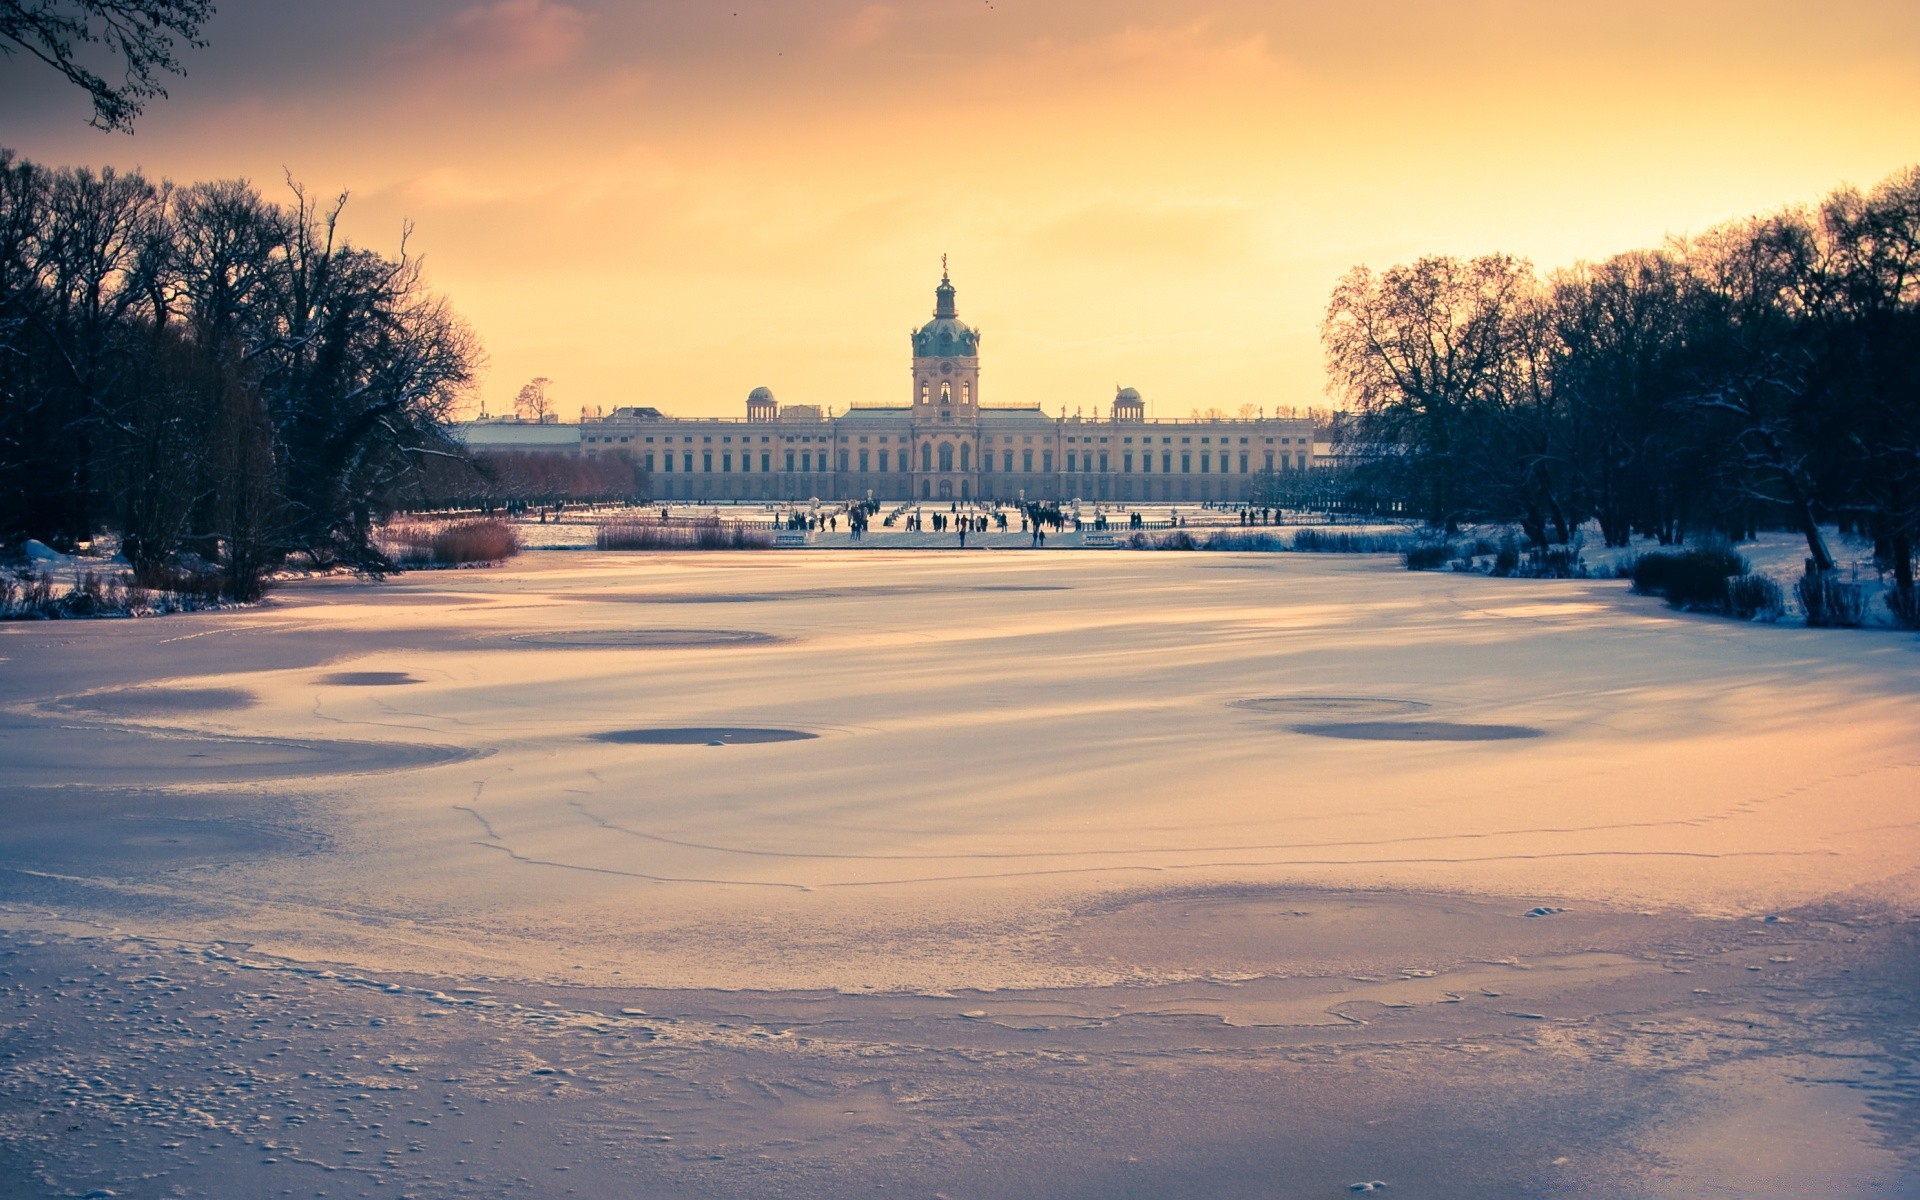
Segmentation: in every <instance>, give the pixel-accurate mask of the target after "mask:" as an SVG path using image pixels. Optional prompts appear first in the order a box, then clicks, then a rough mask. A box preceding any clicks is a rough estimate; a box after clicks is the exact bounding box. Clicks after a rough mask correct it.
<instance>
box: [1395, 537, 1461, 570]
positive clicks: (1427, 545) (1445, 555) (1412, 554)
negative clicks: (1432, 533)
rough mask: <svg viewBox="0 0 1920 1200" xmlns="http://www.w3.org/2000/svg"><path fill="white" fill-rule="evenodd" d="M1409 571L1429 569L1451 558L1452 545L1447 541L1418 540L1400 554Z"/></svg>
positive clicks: (1443, 563)
mask: <svg viewBox="0 0 1920 1200" xmlns="http://www.w3.org/2000/svg"><path fill="white" fill-rule="evenodd" d="M1401 557H1402V559H1403V560H1405V562H1406V564H1407V570H1409V571H1431V570H1433V569H1434V568H1436V567H1444V566H1446V565H1447V563H1448V562H1450V561H1451V560H1452V559H1453V546H1452V545H1450V544H1449V543H1447V542H1418V543H1416V544H1414V545H1411V546H1408V547H1407V548H1406V550H1405V551H1404V552H1403V553H1402V555H1401Z"/></svg>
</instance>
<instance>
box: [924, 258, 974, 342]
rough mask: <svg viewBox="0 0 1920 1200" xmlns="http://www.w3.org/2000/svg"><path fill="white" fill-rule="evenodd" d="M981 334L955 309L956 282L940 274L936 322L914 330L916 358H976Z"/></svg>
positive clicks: (934, 302) (935, 290)
mask: <svg viewBox="0 0 1920 1200" xmlns="http://www.w3.org/2000/svg"><path fill="white" fill-rule="evenodd" d="M979 354H980V331H979V330H977V329H975V328H973V327H972V326H971V325H967V324H965V323H964V322H962V321H961V320H960V318H959V316H958V314H957V313H956V312H955V310H954V307H953V281H952V280H950V279H948V278H947V273H946V272H945V271H942V272H940V286H939V287H937V288H935V289H933V320H931V321H928V322H927V323H926V324H925V325H922V326H921V327H920V328H918V329H916V330H914V331H913V356H914V357H915V358H977V357H979Z"/></svg>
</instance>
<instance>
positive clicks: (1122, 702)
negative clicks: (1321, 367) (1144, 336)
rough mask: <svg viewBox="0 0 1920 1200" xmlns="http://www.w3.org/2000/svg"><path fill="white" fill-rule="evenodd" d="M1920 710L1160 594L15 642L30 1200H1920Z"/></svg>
mask: <svg viewBox="0 0 1920 1200" xmlns="http://www.w3.org/2000/svg"><path fill="white" fill-rule="evenodd" d="M746 635H753V636H746ZM1917 656H1920V639H1915V638H1913V637H1912V636H1911V635H1902V634H1895V633H1888V632H1871V631H1869V632H1840V631H1831V632H1830V631H1817V630H1805V629H1791V628H1773V629H1764V628H1755V627H1748V626H1743V625H1740V624H1737V623H1734V622H1731V621H1725V620H1717V619H1713V618H1704V617H1689V616H1683V615H1677V614H1674V613H1671V612H1669V611H1667V610H1666V609H1665V608H1664V607H1663V606H1662V605H1660V604H1659V603H1658V602H1657V601H1652V600H1647V599H1642V598H1638V597H1633V596H1630V595H1628V594H1627V593H1626V591H1625V588H1624V585H1623V584H1621V583H1618V582H1616V581H1611V580H1607V581H1600V580H1594V581H1573V582H1530V581H1518V580H1492V579H1486V578H1482V577H1474V576H1460V575H1453V574H1450V573H1410V572H1407V571H1405V570H1403V569H1401V568H1400V566H1399V563H1398V561H1397V559H1393V558H1388V557H1385V556H1372V557H1345V556H1339V557H1335V556H1324V555H1237V554H1204V555H1202V554H1165V553H1133V552H1123V551H1116V552H1112V553H1104V554H1051V553H1028V554H1007V555H994V554H982V555H972V554H969V555H960V554H954V555H927V554H893V553H885V552H875V551H873V550H868V551H864V552H861V553H857V554H849V553H835V552H827V553H811V554H769V553H743V554H725V553H705V554H679V555H639V554H620V555H601V554H595V553H568V554H530V555H526V556H523V557H522V558H521V559H520V560H517V561H516V562H515V563H513V564H511V565H510V566H508V567H506V568H502V569H492V570H470V571H459V572H431V573H419V574H414V575H409V576H405V577H403V578H401V579H399V580H396V581H393V582H390V583H387V584H384V585H374V584H364V583H353V582H348V581H343V580H317V581H310V582H305V583H297V584H292V585H289V586H288V587H286V588H285V589H284V590H283V591H282V592H280V593H279V594H278V595H277V596H276V597H275V598H274V599H273V600H272V601H271V602H270V603H268V604H266V605H263V606H261V607H259V608H255V609H248V610H239V611H225V612H217V613H207V614H200V615H195V616H185V617H176V618H169V619H165V620H143V621H131V622H128V621H121V622H87V623H59V624H33V625H19V626H13V627H9V628H5V629H3V630H0V702H4V705H5V707H4V711H3V712H0V757H4V759H5V761H6V762H7V763H8V767H9V769H8V772H7V775H6V778H5V779H4V781H0V809H4V812H0V825H4V832H0V889H4V890H0V920H3V921H4V922H5V928H6V930H7V933H6V935H5V942H4V947H5V957H4V958H0V985H4V987H5V994H6V996H7V998H8V1000H9V1002H10V1004H11V1005H12V1007H11V1009H10V1011H12V1012H14V1013H15V1014H16V1015H15V1016H13V1017H11V1018H9V1020H10V1021H11V1022H12V1024H11V1027H10V1029H9V1030H8V1031H7V1032H6V1033H5V1034H4V1035H0V1038H3V1040H0V1053H4V1054H5V1055H6V1058H5V1060H4V1061H5V1062H6V1064H7V1070H6V1072H5V1073H4V1075H0V1180H7V1179H11V1180H14V1181H15V1183H16V1184H17V1190H22V1191H23V1192H24V1194H48V1195H81V1194H85V1193H87V1192H88V1191H89V1189H94V1188H108V1189H112V1190H113V1191H115V1192H117V1193H118V1194H120V1195H156V1196H158V1195H172V1194H189V1195H197V1194H249V1195H252V1194H261V1195H268V1194H275V1193H279V1192H282V1191H285V1192H288V1193H290V1194H296V1195H316V1194H329V1195H342V1194H351V1195H357V1194H367V1195H401V1194H417V1195H530V1194H531V1195H547V1194H554V1195H559V1194H565V1193H567V1192H568V1191H569V1190H576V1189H577V1190H578V1191H579V1193H580V1194H583V1195H612V1194H619V1195H773V1194H789V1195H799V1196H814V1195H818V1196H846V1195H880V1194H888V1195H892V1194H917V1195H932V1194H934V1193H936V1192H945V1193H946V1194H948V1195H952V1196H961V1195H978V1196H1012V1195H1032V1194H1052V1195H1089V1196H1092V1195H1103V1196H1104V1195H1166V1194H1177V1193H1184V1194H1195V1193H1204V1194H1211V1195H1222V1196H1238V1195H1248V1196H1254V1195H1260V1196H1270V1195H1276V1194H1280V1195H1302V1196H1312V1195H1335V1194H1346V1189H1347V1187H1348V1185H1350V1184H1352V1183H1356V1182H1368V1181H1371V1180H1375V1179H1379V1180H1385V1181H1387V1182H1388V1183H1389V1184H1390V1186H1391V1188H1392V1189H1393V1190H1392V1191H1391V1192H1390V1193H1389V1194H1395V1195H1407V1196H1489V1195H1540V1194H1553V1195H1582V1196H1584V1195H1607V1196H1676V1197H1677V1196H1721V1195H1725V1196H1735V1195H1757V1194H1767V1195H1789V1196H1791V1195H1805V1196H1852V1195H1861V1196H1865V1195H1911V1194H1916V1192H1917V1191H1920V1183H1917V1182H1916V1181H1917V1180H1920V1176H1917V1175H1916V1173H1915V1167H1916V1163H1917V1162H1920V1158H1917V1157H1916V1155H1917V1154H1920V1111H1917V1110H1920V1078H1917V1077H1916V1069H1915V1053H1916V1044H1915V1043H1916V1036H1917V1035H1916V1034H1915V1031H1914V1027H1913V1022H1912V1021H1911V998H1910V997H1911V994H1912V992H1911V989H1912V987H1913V986H1914V984H1915V983H1916V981H1917V979H1920V955H1917V954H1916V946H1915V942H1916V939H1915V936H1914V931H1915V926H1914V924H1913V923H1912V922H1911V920H1910V916H1911V914H1912V913H1913V911H1914V910H1915V908H1916V906H1920V816H1916V814H1915V813H1914V812H1913V811H1912V809H1913V797H1914V796H1915V795H1920V758H1916V756H1915V752H1914V747H1915V746H1916V745H1920V671H1916V669H1915V668H1916V666H1920V658H1917ZM687 728H697V729H699V730H702V731H703V732H701V733H697V734H692V735H688V737H687V739H686V740H687V742H688V744H658V739H659V738H660V737H662V736H663V735H662V734H661V733H660V732H659V731H661V730H669V731H671V730H682V729H687ZM764 730H783V731H793V732H796V733H803V734H811V735H814V736H812V737H809V738H804V739H798V740H786V741H777V742H753V741H750V740H747V739H748V738H750V737H751V736H753V735H752V732H751V731H764ZM605 735H614V736H613V737H611V738H609V737H607V736H605ZM664 736H666V737H668V738H672V737H674V736H676V735H673V734H671V733H669V734H666V735H664ZM714 742H717V743H719V744H710V743H714ZM1529 913H1535V914H1537V915H1531V916H1530V915H1528V914H1529ZM1543 1114H1551V1116H1550V1117H1543ZM222 1181H224V1183H223V1182H222ZM523 1181H524V1182H523ZM235 1188H238V1190H234V1189H235ZM174 1189H177V1190H174Z"/></svg>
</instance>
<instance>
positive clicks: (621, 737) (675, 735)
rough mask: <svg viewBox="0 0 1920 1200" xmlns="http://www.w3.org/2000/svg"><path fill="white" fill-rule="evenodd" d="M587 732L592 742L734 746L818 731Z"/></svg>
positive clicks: (699, 728)
mask: <svg viewBox="0 0 1920 1200" xmlns="http://www.w3.org/2000/svg"><path fill="white" fill-rule="evenodd" d="M589 736H590V737H592V738H593V740H594V741H596V742H619V743H621V744H622V745H633V746H735V745H745V744H748V743H753V742H802V741H807V740H809V739H812V738H817V737H819V736H820V735H819V734H817V733H808V732H806V731H805V730H801V729H757V728H753V727H740V726H721V725H714V726H706V725H695V726H688V727H685V728H675V729H666V728H662V729H615V730H611V731H609V732H607V733H595V734H590V735H589Z"/></svg>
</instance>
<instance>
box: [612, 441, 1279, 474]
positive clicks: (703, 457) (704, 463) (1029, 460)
mask: <svg viewBox="0 0 1920 1200" xmlns="http://www.w3.org/2000/svg"><path fill="white" fill-rule="evenodd" d="M1013 453H1014V452H1013V451H1011V450H1003V451H1001V452H1000V469H1001V470H1003V471H1011V470H1013ZM890 458H891V455H890V453H889V452H888V451H886V450H882V451H880V452H879V455H878V465H877V468H876V466H875V459H874V457H873V455H872V452H871V451H867V450H862V451H860V452H859V458H858V460H857V461H858V462H859V464H860V466H859V469H860V470H861V471H872V470H875V469H878V470H880V471H890V470H892V469H893V468H892V467H891V466H890V465H889V459H890ZM1193 458H1194V456H1193V453H1192V452H1191V451H1185V450H1183V451H1181V452H1180V473H1181V474H1182V475H1191V474H1193V473H1194V470H1193V465H1194V464H1193ZM936 459H937V461H938V462H939V464H940V469H941V470H942V471H951V470H953V469H954V463H955V454H954V446H953V443H951V442H942V443H941V444H940V447H939V450H938V452H937V454H936V452H935V450H934V447H933V446H932V445H931V444H922V445H921V447H920V469H921V470H922V471H931V470H933V469H934V463H935V461H936ZM1033 460H1034V452H1033V451H1031V450H1022V451H1021V452H1020V469H1021V470H1022V471H1025V472H1028V473H1029V474H1031V473H1032V471H1033V469H1034V461H1033ZM1291 460H1292V461H1291V462H1290V461H1289V456H1288V455H1287V454H1285V453H1282V454H1280V455H1279V456H1278V457H1277V459H1276V457H1275V454H1274V452H1273V451H1272V450H1269V451H1267V454H1266V467H1265V469H1266V470H1269V471H1273V470H1281V471H1285V470H1288V469H1293V470H1300V471H1304V470H1306V469H1307V456H1306V453H1305V452H1304V451H1302V452H1299V453H1296V454H1294V455H1292V456H1291ZM658 461H659V469H660V470H662V471H666V472H672V471H673V470H675V462H676V457H675V454H674V452H673V451H671V450H667V451H663V452H661V454H660V457H659V460H658ZM852 461H854V460H853V459H852V458H851V452H849V451H846V450H842V451H840V454H839V463H838V468H839V469H840V470H842V471H845V470H847V469H848V468H849V466H850V465H851V462H852ZM897 461H898V462H899V464H900V468H899V469H900V470H903V471H904V470H906V469H907V452H906V451H905V450H902V451H901V452H900V455H899V458H898V460H897ZM1110 461H1111V460H1110V459H1109V457H1108V455H1107V452H1106V451H1104V450H1103V451H1101V452H1100V455H1099V467H1098V471H1099V473H1100V474H1106V473H1108V472H1109V470H1110V467H1109V463H1110ZM1134 461H1135V460H1134V455H1133V451H1131V450H1128V451H1126V452H1124V453H1122V454H1121V455H1120V470H1121V473H1122V474H1128V475H1131V474H1134V469H1133V467H1134ZM827 462H828V459H827V452H826V451H825V450H821V451H818V452H815V451H812V450H800V451H793V450H788V451H786V469H787V470H789V471H793V470H796V469H797V470H800V471H825V470H828V469H829V468H828V466H827ZM958 462H959V468H960V470H962V471H971V470H973V447H972V446H970V445H966V444H962V445H961V446H960V447H959V455H958ZM1249 462H1250V456H1249V455H1248V454H1246V453H1245V452H1242V453H1241V455H1240V463H1239V465H1240V474H1242V475H1245V474H1247V473H1248V464H1249ZM645 463H646V468H647V470H649V471H652V470H654V469H655V459H654V456H653V452H651V451H649V452H648V453H647V455H646V457H645ZM733 463H734V457H733V452H732V451H730V450H722V451H720V452H719V465H720V471H721V473H722V474H728V475H730V474H732V473H733ZM1094 463H1095V459H1094V454H1093V452H1092V451H1090V450H1089V451H1086V452H1085V453H1082V452H1079V451H1074V450H1069V451H1067V471H1068V472H1069V473H1070V474H1080V473H1083V472H1092V471H1094V470H1095V465H1094ZM1139 463H1140V473H1142V474H1152V473H1153V455H1152V454H1151V453H1150V452H1143V453H1141V455H1140V457H1139ZM678 464H679V466H678V469H679V470H680V471H682V472H691V471H692V470H693V469H694V453H693V451H691V450H687V451H683V452H681V453H680V454H679V456H678ZM1219 465H1220V470H1219V471H1218V472H1215V471H1214V469H1213V468H1214V455H1213V452H1211V451H1208V450H1202V451H1201V452H1200V471H1199V474H1202V475H1212V474H1231V473H1232V472H1233V461H1232V456H1231V455H1230V454H1228V453H1227V452H1226V451H1224V450H1223V451H1221V452H1220V456H1219ZM713 469H714V452H713V451H711V450H702V451H701V452H700V470H702V471H705V472H708V473H711V472H712V471H713ZM980 469H981V470H982V471H992V470H993V452H992V451H990V450H989V451H982V452H981V454H980ZM740 470H741V471H742V472H745V473H749V474H750V473H752V471H753V454H752V453H751V452H749V451H742V452H741V454H740ZM772 470H773V454H772V452H770V451H765V450H763V451H761V452H760V471H761V473H762V474H767V473H770V472H772ZM1040 470H1041V471H1043V472H1051V471H1052V470H1053V451H1051V450H1042V451H1041V452H1040ZM1160 473H1161V474H1163V475H1171V474H1173V452H1172V451H1170V450H1169V451H1163V452H1162V453H1161V455H1160Z"/></svg>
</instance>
